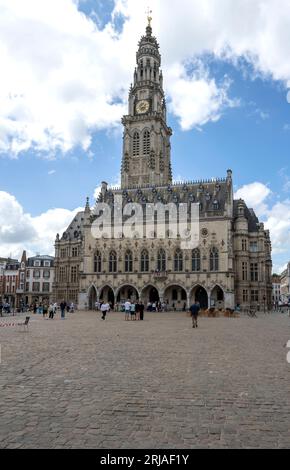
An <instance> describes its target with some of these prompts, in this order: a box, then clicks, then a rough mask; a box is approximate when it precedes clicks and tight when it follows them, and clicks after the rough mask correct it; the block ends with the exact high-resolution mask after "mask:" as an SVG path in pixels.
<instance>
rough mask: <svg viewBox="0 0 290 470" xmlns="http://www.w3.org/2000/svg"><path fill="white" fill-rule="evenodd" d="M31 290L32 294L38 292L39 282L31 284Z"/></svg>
mask: <svg viewBox="0 0 290 470" xmlns="http://www.w3.org/2000/svg"><path fill="white" fill-rule="evenodd" d="M32 290H33V292H40V282H33V284H32Z"/></svg>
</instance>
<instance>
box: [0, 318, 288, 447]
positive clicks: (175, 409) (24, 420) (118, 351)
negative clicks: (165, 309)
mask: <svg viewBox="0 0 290 470" xmlns="http://www.w3.org/2000/svg"><path fill="white" fill-rule="evenodd" d="M15 320H16V321H17V320H18V319H17V318H16V317H15V318H13V319H11V318H3V319H1V323H3V322H11V321H15ZM289 340H290V319H289V318H288V317H287V316H286V315H281V314H271V315H263V314H261V315H260V316H259V318H257V319H252V318H248V317H241V318H237V319H229V318H216V319H207V318H201V319H200V321H199V328H198V329H197V330H194V329H192V328H191V319H190V318H188V317H187V316H186V314H185V313H160V314H159V313H158V314H154V313H146V314H145V321H144V322H139V321H137V322H133V321H132V322H125V321H124V317H123V314H121V313H111V314H109V316H108V318H107V320H106V321H102V320H101V319H100V313H97V312H95V313H94V312H77V313H75V314H70V315H69V317H67V318H66V320H65V321H62V320H60V319H59V316H57V318H55V319H54V320H53V321H51V320H43V318H42V317H41V316H40V315H32V316H31V324H30V327H29V331H28V332H23V331H21V328H19V327H7V328H0V343H1V365H0V389H1V400H0V424H1V426H0V447H1V448H100V449H104V448H112V449H114V448H153V449H154V448H163V449H166V448H180V449H182V448H223V447H225V448H268V447H270V448H279V447H280V448H290V364H288V363H287V361H286V355H287V352H288V350H287V348H286V343H287V342H288V341H289Z"/></svg>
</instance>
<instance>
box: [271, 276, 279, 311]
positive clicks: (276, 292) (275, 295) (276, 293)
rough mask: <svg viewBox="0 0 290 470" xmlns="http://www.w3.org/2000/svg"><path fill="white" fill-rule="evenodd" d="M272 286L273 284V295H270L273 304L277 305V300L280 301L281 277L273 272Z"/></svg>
mask: <svg viewBox="0 0 290 470" xmlns="http://www.w3.org/2000/svg"><path fill="white" fill-rule="evenodd" d="M272 286H273V296H272V301H273V305H278V304H279V302H280V301H281V277H280V276H279V275H278V274H273V276H272Z"/></svg>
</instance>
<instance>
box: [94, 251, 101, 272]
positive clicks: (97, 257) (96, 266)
mask: <svg viewBox="0 0 290 470" xmlns="http://www.w3.org/2000/svg"><path fill="white" fill-rule="evenodd" d="M94 272H95V273H100V272H102V255H101V253H100V251H97V252H96V254H95V257H94Z"/></svg>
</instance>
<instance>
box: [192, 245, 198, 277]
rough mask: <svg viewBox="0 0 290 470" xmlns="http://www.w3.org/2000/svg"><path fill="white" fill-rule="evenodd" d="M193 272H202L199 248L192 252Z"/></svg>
mask: <svg viewBox="0 0 290 470" xmlns="http://www.w3.org/2000/svg"><path fill="white" fill-rule="evenodd" d="M192 271H193V272H198V271H200V250H199V249H198V248H196V249H195V250H193V252H192Z"/></svg>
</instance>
